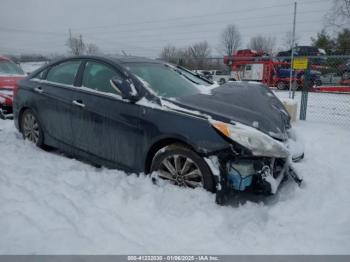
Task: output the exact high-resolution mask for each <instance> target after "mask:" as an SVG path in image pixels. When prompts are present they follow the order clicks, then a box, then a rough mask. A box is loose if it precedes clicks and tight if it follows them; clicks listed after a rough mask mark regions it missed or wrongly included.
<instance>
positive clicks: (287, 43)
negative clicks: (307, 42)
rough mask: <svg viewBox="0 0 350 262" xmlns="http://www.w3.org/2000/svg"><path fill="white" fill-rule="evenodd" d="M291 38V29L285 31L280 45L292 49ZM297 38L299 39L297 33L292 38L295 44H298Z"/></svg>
mask: <svg viewBox="0 0 350 262" xmlns="http://www.w3.org/2000/svg"><path fill="white" fill-rule="evenodd" d="M292 38H293V33H292V31H288V32H286V34H285V35H284V37H283V38H282V47H283V48H284V49H292ZM299 40H300V37H299V36H298V35H297V34H295V39H294V43H295V45H298V41H299Z"/></svg>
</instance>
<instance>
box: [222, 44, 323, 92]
mask: <svg viewBox="0 0 350 262" xmlns="http://www.w3.org/2000/svg"><path fill="white" fill-rule="evenodd" d="M224 63H225V64H226V65H229V66H230V67H231V70H232V71H231V77H232V78H234V79H235V80H244V81H258V82H262V83H264V84H266V85H267V86H269V87H277V88H278V89H281V90H282V89H287V87H288V86H289V81H290V63H289V62H286V61H279V60H277V59H276V58H272V57H270V56H269V55H268V54H267V53H265V52H258V51H254V50H251V49H244V50H238V51H237V52H236V53H235V54H234V55H232V56H225V57H224ZM288 72H289V73H288ZM302 76H303V72H301V71H296V72H294V77H292V82H295V83H296V84H297V86H298V87H301V86H302V85H303V77H302ZM315 77H316V75H315ZM316 80H317V79H315V82H316Z"/></svg>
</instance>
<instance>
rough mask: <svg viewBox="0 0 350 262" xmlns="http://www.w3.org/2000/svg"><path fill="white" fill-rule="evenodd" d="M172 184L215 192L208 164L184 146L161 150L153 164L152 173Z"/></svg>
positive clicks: (173, 146)
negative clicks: (156, 173)
mask: <svg viewBox="0 0 350 262" xmlns="http://www.w3.org/2000/svg"><path fill="white" fill-rule="evenodd" d="M153 171H157V172H158V177H159V178H161V179H165V180H169V181H170V182H171V183H172V184H174V185H177V186H181V187H189V188H197V187H203V188H205V189H206V190H208V191H210V192H214V191H215V183H214V179H213V176H212V174H211V171H210V169H209V167H208V165H207V163H206V162H205V161H204V160H203V159H202V158H201V157H200V156H199V155H198V154H197V153H195V152H194V151H192V150H191V149H189V148H187V147H185V146H182V145H177V144H174V145H170V146H167V147H165V148H163V149H161V150H159V151H158V152H157V153H156V155H155V156H154V158H153V160H152V164H151V172H153Z"/></svg>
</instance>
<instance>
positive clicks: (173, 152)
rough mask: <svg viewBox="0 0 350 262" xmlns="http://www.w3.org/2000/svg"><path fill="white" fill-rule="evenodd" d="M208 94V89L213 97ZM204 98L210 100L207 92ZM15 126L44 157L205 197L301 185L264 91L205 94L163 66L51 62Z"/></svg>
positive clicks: (276, 109)
mask: <svg viewBox="0 0 350 262" xmlns="http://www.w3.org/2000/svg"><path fill="white" fill-rule="evenodd" d="M207 88H208V87H207ZM203 91H204V92H203ZM14 121H15V125H16V127H17V128H18V129H19V131H20V132H21V133H22V134H23V136H24V138H26V139H28V140H30V141H32V142H33V143H35V144H36V145H37V146H39V147H45V146H51V147H55V148H59V149H60V150H62V151H63V152H66V153H67V154H69V155H73V156H76V157H78V158H81V159H84V160H87V161H90V162H92V163H94V164H97V165H104V166H107V167H110V168H118V169H122V170H125V171H126V172H132V173H142V172H144V173H146V174H150V173H152V172H153V171H157V172H155V174H157V177H159V178H162V179H166V180H168V181H170V182H171V183H173V184H175V185H179V186H183V187H190V188H196V187H203V188H205V189H206V190H208V191H211V192H216V193H217V201H218V202H222V199H223V195H224V194H226V192H227V191H228V190H235V191H245V190H248V189H249V190H252V191H253V192H257V193H264V194H274V193H275V192H276V191H277V189H278V187H279V185H280V184H281V182H282V181H283V180H284V179H286V178H288V177H292V178H293V179H294V180H295V181H296V182H298V183H300V182H301V180H300V178H299V177H298V176H297V174H296V173H295V172H294V171H293V169H292V167H291V162H292V159H293V158H295V159H297V158H301V157H302V153H300V154H299V155H295V154H293V152H292V150H291V149H292V147H293V143H294V144H295V137H294V134H293V131H292V129H291V125H290V117H289V115H288V113H287V112H286V110H285V108H284V106H283V105H282V103H281V102H280V101H279V100H278V99H277V98H276V97H275V95H274V94H273V93H272V92H271V91H270V90H269V89H268V88H266V87H265V86H263V85H261V84H256V83H247V82H232V83H227V84H225V85H222V86H220V87H215V88H212V89H210V90H208V89H206V90H201V88H200V87H198V86H196V85H194V84H193V83H191V82H190V81H189V80H188V79H186V78H185V77H184V76H182V75H181V74H179V73H178V72H176V71H175V70H174V68H173V67H171V66H169V65H167V64H166V63H163V62H160V61H155V60H151V59H145V58H137V57H117V58H115V57H94V56H81V57H74V58H69V59H64V60H60V61H56V62H53V63H51V64H49V65H46V66H45V67H43V68H41V69H39V70H37V71H36V72H34V73H33V74H31V75H30V76H28V77H26V78H25V79H24V80H22V81H21V82H20V83H19V85H18V87H17V88H16V89H15V91H14Z"/></svg>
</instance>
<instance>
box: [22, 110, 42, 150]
mask: <svg viewBox="0 0 350 262" xmlns="http://www.w3.org/2000/svg"><path fill="white" fill-rule="evenodd" d="M20 130H21V133H22V135H23V138H24V139H28V140H29V141H30V142H32V143H34V144H35V145H36V146H38V147H40V148H44V147H45V145H44V132H43V130H42V128H41V125H40V122H39V120H38V118H37V117H36V115H35V114H34V112H33V111H32V110H30V109H26V110H25V111H24V112H23V113H22V115H21V119H20Z"/></svg>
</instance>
